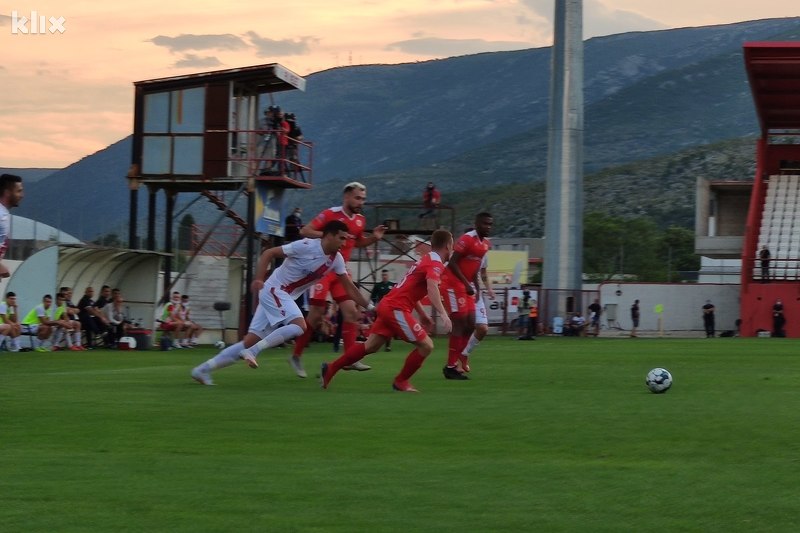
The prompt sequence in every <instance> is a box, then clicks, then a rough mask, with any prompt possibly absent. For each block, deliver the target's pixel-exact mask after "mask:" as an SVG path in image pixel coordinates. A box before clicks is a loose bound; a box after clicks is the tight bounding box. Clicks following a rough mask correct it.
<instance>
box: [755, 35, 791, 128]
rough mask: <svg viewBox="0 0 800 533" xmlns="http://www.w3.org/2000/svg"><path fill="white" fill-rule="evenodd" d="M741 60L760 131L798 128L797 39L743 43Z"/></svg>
mask: <svg viewBox="0 0 800 533" xmlns="http://www.w3.org/2000/svg"><path fill="white" fill-rule="evenodd" d="M744 63H745V67H746V69H747V77H748V79H749V81H750V90H751V91H752V93H753V100H754V102H755V106H756V113H757V114H758V120H759V122H760V124H761V132H762V134H763V135H767V134H769V133H771V132H778V133H779V131H776V130H800V42H749V43H745V44H744Z"/></svg>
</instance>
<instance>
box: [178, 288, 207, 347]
mask: <svg viewBox="0 0 800 533" xmlns="http://www.w3.org/2000/svg"><path fill="white" fill-rule="evenodd" d="M191 312H192V310H191V308H190V305H189V296H188V295H186V294H184V295H183V296H181V308H180V310H179V311H178V316H179V317H180V319H181V320H182V321H183V327H184V330H185V332H186V336H185V337H184V338H183V343H182V346H183V347H184V348H189V347H192V346H197V337H199V336H200V334H201V333H203V328H202V326H200V324H198V323H197V322H195V321H193V320H192V318H191Z"/></svg>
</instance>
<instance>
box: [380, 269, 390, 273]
mask: <svg viewBox="0 0 800 533" xmlns="http://www.w3.org/2000/svg"><path fill="white" fill-rule="evenodd" d="M388 273H389V270H387V269H385V268H384V269H383V270H381V274H388Z"/></svg>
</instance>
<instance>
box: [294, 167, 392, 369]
mask: <svg viewBox="0 0 800 533" xmlns="http://www.w3.org/2000/svg"><path fill="white" fill-rule="evenodd" d="M342 193H343V197H342V205H341V207H331V208H330V209H326V210H324V211H323V212H321V213H320V214H318V215H317V216H316V217H314V219H313V220H312V221H311V222H309V223H308V224H306V225H305V226H303V227H302V228H301V229H300V235H302V236H303V237H308V238H311V239H317V238H319V237H320V236H321V235H322V228H323V227H324V226H325V224H327V223H328V222H330V221H331V220H340V221H342V222H344V223H345V224H347V228H348V232H349V235H348V238H347V242H346V243H345V245H344V247H342V249H341V250H340V253H341V254H342V257H344V260H345V263H346V262H347V261H349V260H350V255H351V254H352V252H353V248H363V247H365V246H369V245H371V244H374V243H375V242H376V241H379V240H380V239H381V238H383V234H384V232H385V231H386V228H385V227H384V226H377V227H376V228H375V229H373V230H372V235H371V236H369V237H367V236H365V235H364V229H365V226H366V222H367V219H366V217H365V216H364V215H362V214H361V208H362V206H363V205H364V202H365V201H366V199H367V188H366V187H365V186H364V185H362V184H361V183H358V182H357V181H353V182H351V183H348V184H347V185H345V186H344V190H343V191H342ZM329 292H330V295H331V297H332V298H333V299H334V300H335V301H336V302H337V303H338V304H339V309H341V311H342V317H343V318H344V320H343V322H342V340H343V341H344V349H345V351H346V350H347V349H349V348H350V347H351V346H352V345H353V344H355V342H356V338H357V337H358V329H359V320H360V318H361V312H360V311H359V310H358V308H357V307H356V303H355V302H354V301H353V300H352V299H351V298H350V296H349V295H348V294H347V291H346V290H345V289H344V287H343V286H342V284H341V283H340V281H339V279H338V277H337V276H336V275H330V274H329V275H328V276H326V277H325V278H323V279H321V280H319V282H318V283H316V284H315V285H314V286H313V287H311V288H310V289H309V291H308V296H309V310H308V316H306V323H307V324H308V328H306V331H305V333H304V334H303V335H302V336H300V337H298V338H297V339H296V340H295V345H294V351H293V354H292V356H291V357H290V358H289V363H290V364H291V365H292V368H293V369H294V371H295V373H296V374H297V375H298V376H299V377H301V378H304V377H306V371H305V370H304V369H303V364H302V362H301V360H300V357H301V356H302V355H303V350H304V349H305V347H306V346H308V343H309V341H310V340H311V335H312V334H313V332H314V330H316V329H317V328H319V326H320V324H321V323H322V319H323V317H324V315H325V301H326V300H327V298H328V293H329ZM369 369H370V367H369V366H367V365H365V364H364V363H358V364H357V365H353V366H352V367H351V368H348V369H347V370H369Z"/></svg>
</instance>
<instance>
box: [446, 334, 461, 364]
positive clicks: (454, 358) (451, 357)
mask: <svg viewBox="0 0 800 533" xmlns="http://www.w3.org/2000/svg"><path fill="white" fill-rule="evenodd" d="M462 339H463V337H462V336H460V335H450V338H449V339H448V341H447V366H456V363H458V356H459V355H461V350H462V349H463V348H464V344H463V342H462Z"/></svg>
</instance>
